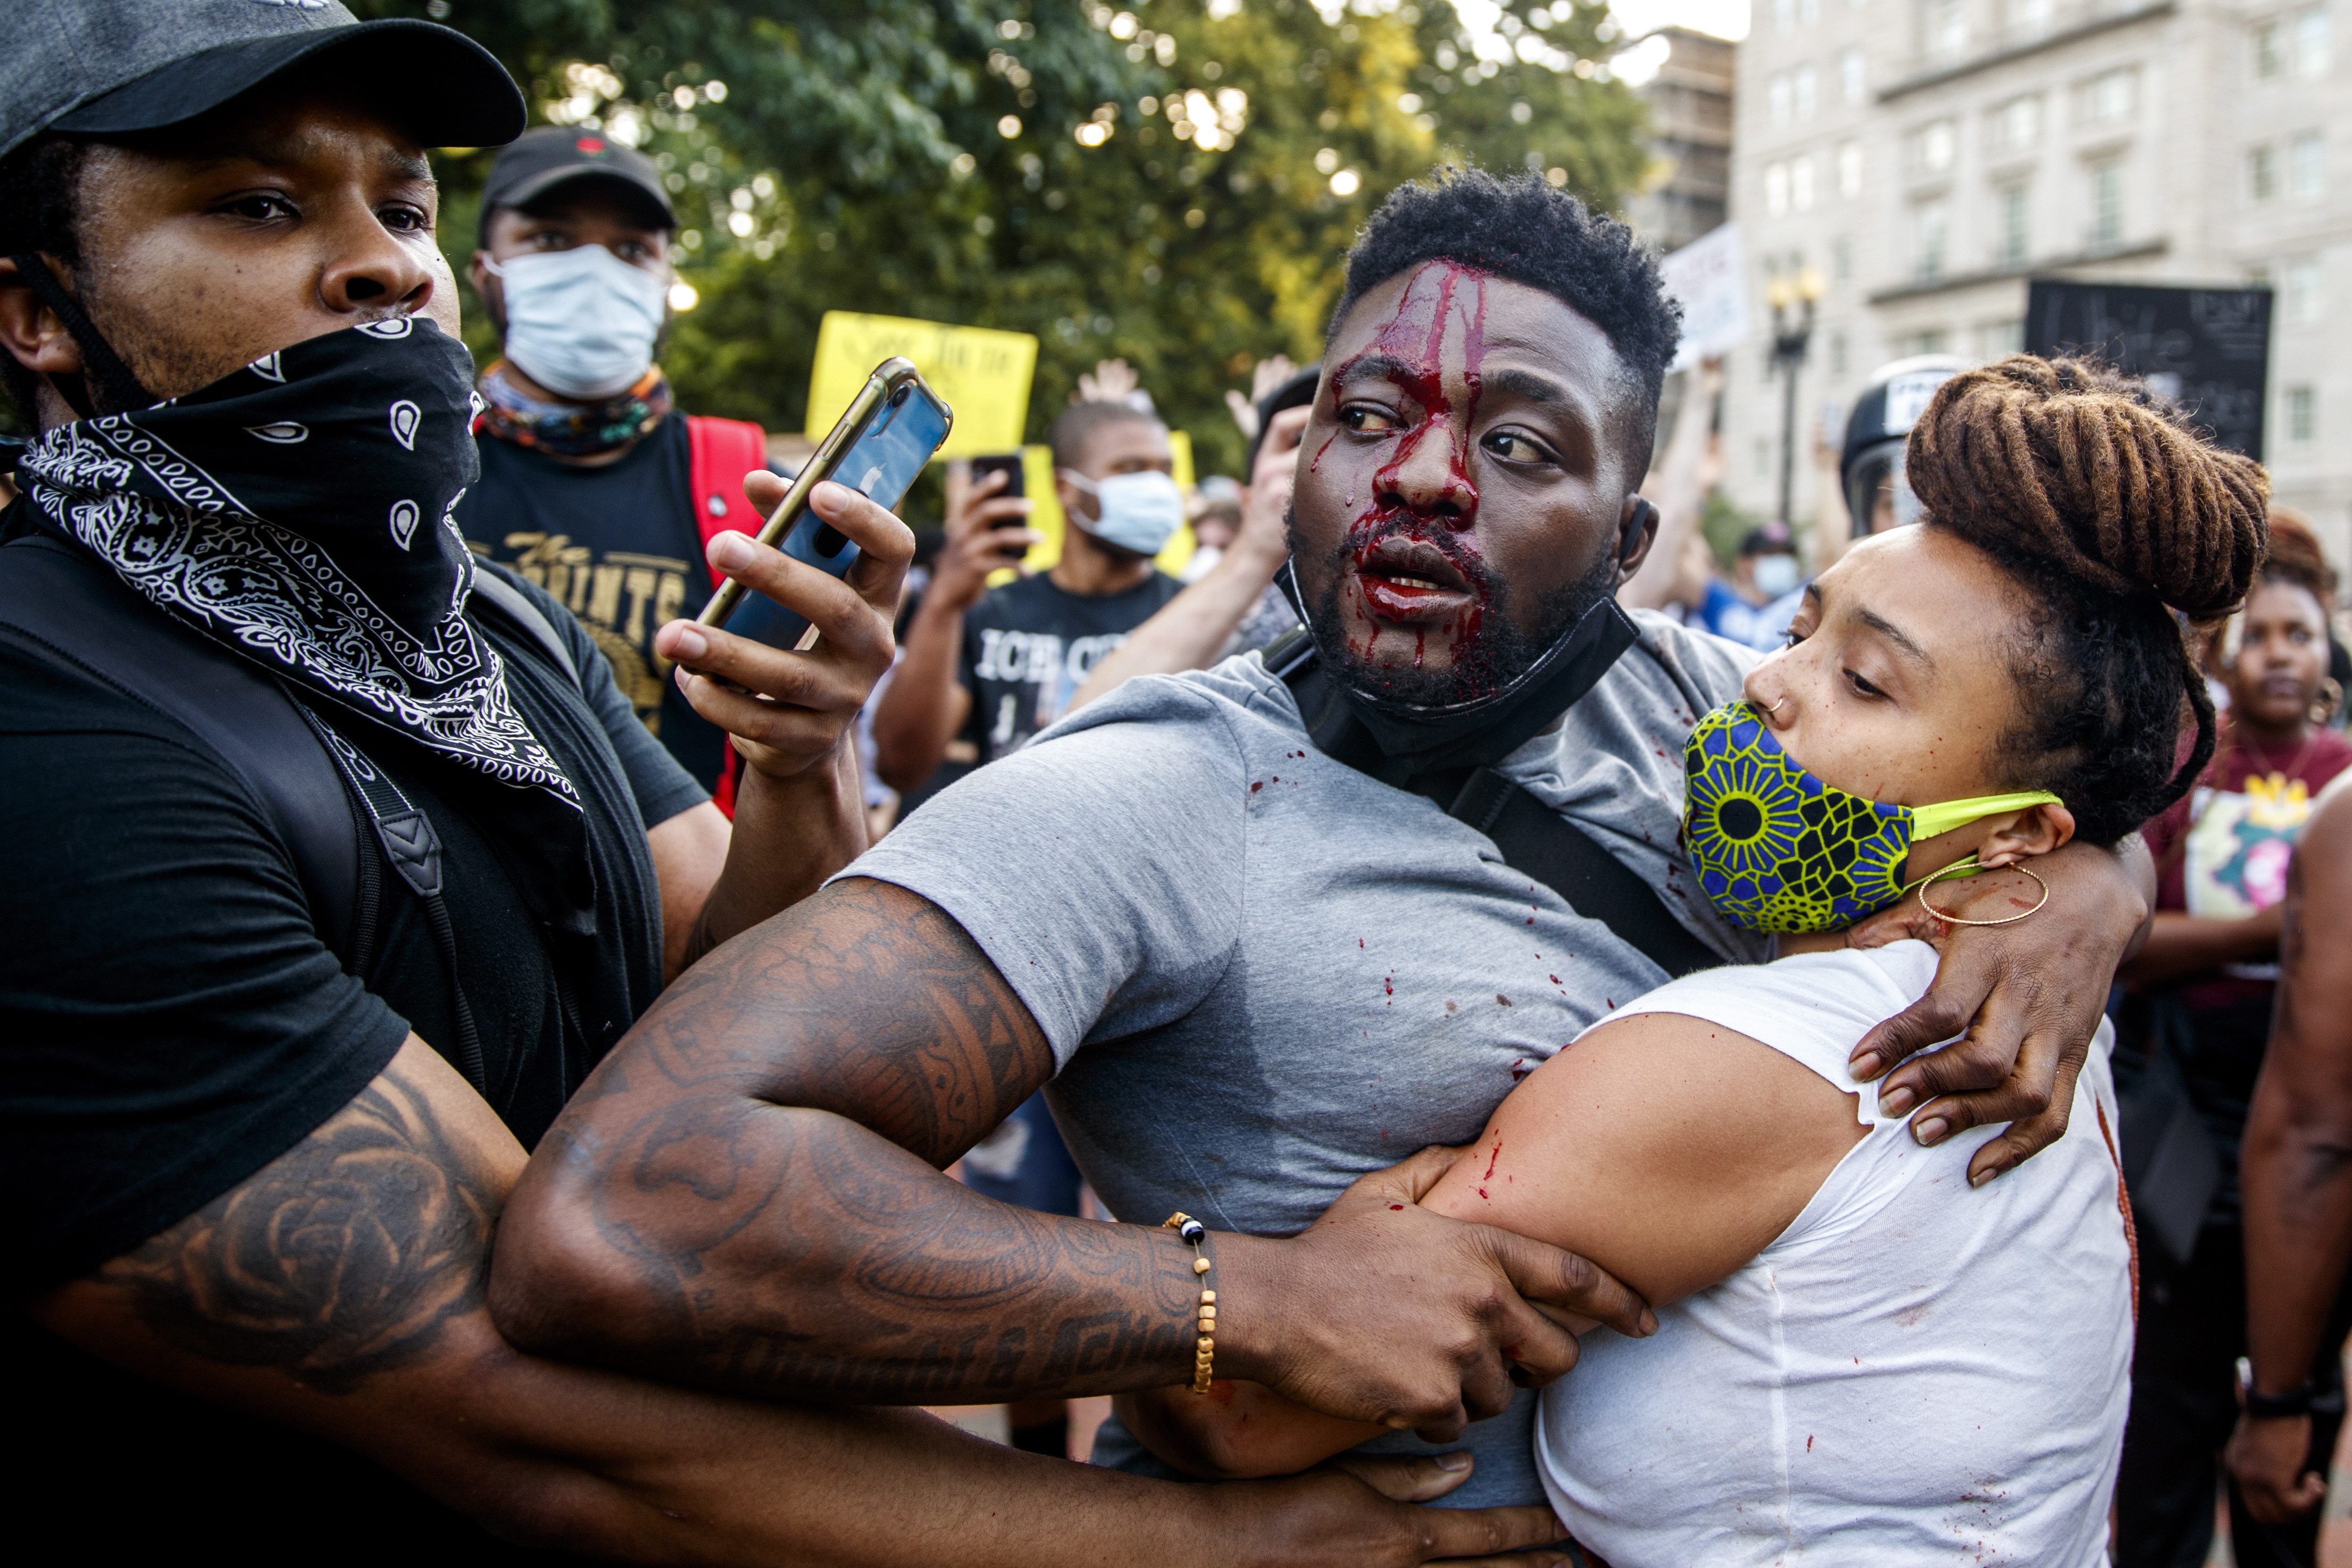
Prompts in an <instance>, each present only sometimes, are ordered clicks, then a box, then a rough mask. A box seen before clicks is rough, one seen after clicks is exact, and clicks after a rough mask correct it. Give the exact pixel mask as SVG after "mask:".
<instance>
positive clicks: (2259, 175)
mask: <svg viewBox="0 0 2352 1568" xmlns="http://www.w3.org/2000/svg"><path fill="white" fill-rule="evenodd" d="M2275 195H2278V149H2277V148H2275V147H2273V146H2272V145H2271V144H2270V143H2269V142H2263V144H2262V145H2261V146H2259V147H2249V148H2248V149H2246V199H2247V200H2248V201H2253V202H2266V201H2269V200H2270V199H2271V198H2272V197H2273V196H2275Z"/></svg>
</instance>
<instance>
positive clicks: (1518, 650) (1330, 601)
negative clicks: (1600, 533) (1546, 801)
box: [1289, 508, 1617, 708]
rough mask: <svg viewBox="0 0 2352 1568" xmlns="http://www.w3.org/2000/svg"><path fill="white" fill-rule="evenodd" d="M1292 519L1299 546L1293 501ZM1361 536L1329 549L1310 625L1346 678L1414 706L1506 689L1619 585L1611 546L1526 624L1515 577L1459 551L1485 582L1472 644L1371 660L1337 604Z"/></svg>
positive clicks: (1463, 563)
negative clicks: (1514, 592) (1402, 661)
mask: <svg viewBox="0 0 2352 1568" xmlns="http://www.w3.org/2000/svg"><path fill="white" fill-rule="evenodd" d="M1289 523H1290V537H1291V540H1292V542H1293V544H1294V547H1295V545H1296V542H1297V538H1298V519H1297V510H1296V509H1295V508H1294V509H1293V510H1292V512H1291V516H1290V519H1289ZM1362 543H1363V542H1362V541H1360V540H1358V541H1353V542H1342V543H1341V544H1340V546H1339V548H1337V549H1335V550H1333V551H1332V552H1331V553H1330V554H1329V555H1328V557H1326V559H1325V561H1324V563H1323V565H1324V570H1325V572H1326V573H1327V574H1328V578H1327V582H1326V585H1325V587H1324V589H1323V592H1322V594H1321V595H1320V596H1319V597H1318V599H1317V600H1316V602H1315V603H1314V604H1313V605H1309V606H1308V607H1307V610H1308V614H1307V628H1308V630H1310V631H1311V632H1312V633H1313V634H1314V637H1315V647H1316V651H1317V653H1318V655H1319V656H1320V657H1321V658H1322V659H1323V662H1324V667H1325V668H1328V669H1332V670H1335V671H1337V672H1339V676H1340V678H1341V679H1343V680H1345V681H1346V682H1347V684H1348V685H1349V686H1351V687H1353V688H1355V689H1357V690H1358V691H1360V692H1362V693H1364V694H1365V695H1367V696H1372V697H1378V698H1381V699H1382V700H1386V701H1391V702H1402V703H1405V704H1407V705H1409V706H1412V707H1415V708H1454V707H1459V706H1461V705H1462V704H1464V703H1466V702H1475V701H1477V700H1480V699H1481V698H1486V697H1491V696H1493V695H1494V694H1495V693H1496V692H1498V691H1501V690H1503V689H1506V688H1507V687H1509V686H1510V684H1511V683H1512V682H1513V681H1515V680H1517V679H1519V678H1520V677H1521V676H1524V675H1525V674H1527V672H1528V670H1530V669H1533V668H1535V667H1536V662H1537V661H1538V659H1540V658H1543V656H1544V655H1545V654H1547V653H1549V652H1550V651H1551V648H1552V646H1553V645H1554V644H1555V643H1557V642H1559V639H1560V638H1561V637H1563V636H1564V635H1566V633H1567V631H1568V629H1569V628H1570V626H1575V625H1576V624H1577V623H1578V622H1579V621H1580V620H1582V619H1583V618H1584V617H1585V616H1586V615H1587V614H1588V613H1589V612H1590V611H1591V609H1592V607H1593V606H1594V605H1598V604H1600V603H1601V601H1603V600H1605V599H1609V598H1613V597H1614V596H1615V595H1616V593H1617V557H1616V555H1615V554H1614V553H1613V552H1612V553H1606V554H1603V555H1602V556H1601V559H1600V560H1598V561H1596V562H1594V563H1593V565H1592V569H1591V571H1589V572H1587V573H1586V574H1584V575H1583V576H1581V577H1580V578H1578V579H1577V580H1576V581H1574V582H1572V583H1569V584H1563V585H1562V586H1560V587H1558V588H1555V589H1553V590H1552V591H1551V592H1550V593H1549V594H1548V595H1545V596H1544V598H1543V600H1542V601H1541V602H1540V603H1538V605H1536V613H1535V616H1534V617H1533V618H1534V622H1535V625H1534V629H1533V630H1523V629H1521V627H1520V626H1519V624H1518V621H1517V617H1516V616H1513V615H1512V614H1511V605H1512V600H1511V585H1510V584H1508V583H1507V582H1505V581H1504V580H1502V579H1501V578H1499V577H1497V576H1495V575H1494V574H1493V573H1492V572H1491V571H1490V570H1489V569H1488V568H1487V566H1486V563H1484V562H1481V561H1476V560H1475V559H1465V558H1463V557H1459V556H1457V557H1454V563H1455V565H1456V566H1458V567H1460V568H1461V569H1462V570H1463V571H1464V572H1465V574H1468V575H1469V576H1470V578H1471V580H1472V582H1473V583H1475V584H1478V585H1480V586H1482V587H1483V588H1484V589H1485V590H1486V604H1485V605H1484V606H1483V607H1482V609H1481V611H1480V614H1479V622H1478V629H1477V631H1476V632H1475V635H1474V636H1473V637H1472V638H1471V640H1470V641H1469V643H1468V644H1467V646H1464V647H1456V648H1455V649H1454V658H1453V659H1452V661H1451V662H1450V665H1449V667H1448V668H1444V669H1415V668H1412V667H1411V666H1410V665H1407V666H1402V667H1385V666H1381V665H1377V664H1375V663H1373V662H1372V661H1371V659H1370V657H1369V654H1370V650H1369V649H1368V650H1366V653H1365V654H1362V655H1360V654H1358V653H1357V652H1356V651H1355V650H1354V649H1353V648H1351V647H1349V642H1348V632H1347V623H1346V622H1345V620H1344V619H1343V618H1342V617H1341V615H1340V610H1339V590H1340V588H1341V586H1342V584H1344V583H1345V582H1346V580H1347V572H1348V568H1349V565H1350V563H1352V561H1353V559H1354V556H1355V554H1356V552H1357V550H1358V549H1359V548H1360V547H1361V545H1362ZM1441 548H1443V545H1442V544H1441ZM1448 553H1449V554H1451V552H1448Z"/></svg>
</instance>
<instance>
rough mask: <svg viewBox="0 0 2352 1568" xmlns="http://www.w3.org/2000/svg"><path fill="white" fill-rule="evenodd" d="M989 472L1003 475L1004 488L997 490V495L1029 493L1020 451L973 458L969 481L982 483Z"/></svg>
mask: <svg viewBox="0 0 2352 1568" xmlns="http://www.w3.org/2000/svg"><path fill="white" fill-rule="evenodd" d="M991 474H1003V476H1004V488H1003V489H1001V490H998V491H997V492H996V494H997V495H1000V496H1025V495H1027V494H1028V493H1029V489H1028V485H1027V484H1026V482H1025V481H1024V478H1023V475H1022V470H1021V454H1020V453H1018V452H1013V453H1009V454H1007V455H1005V456H1003V457H995V458H973V459H972V460H971V482H972V483H973V484H974V485H978V484H981V483H982V482H983V481H985V480H986V479H987V478H988V476H989V475H991ZM991 499H994V498H991Z"/></svg>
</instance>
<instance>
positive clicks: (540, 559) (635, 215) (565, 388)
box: [457, 126, 772, 810]
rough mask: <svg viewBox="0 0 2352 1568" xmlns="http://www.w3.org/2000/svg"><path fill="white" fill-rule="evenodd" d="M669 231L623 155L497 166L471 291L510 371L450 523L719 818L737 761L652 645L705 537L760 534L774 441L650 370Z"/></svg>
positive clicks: (532, 156)
mask: <svg viewBox="0 0 2352 1568" xmlns="http://www.w3.org/2000/svg"><path fill="white" fill-rule="evenodd" d="M676 230H677V215H676V213H675V212H673V211H672V210H671V207H670V204H669V196H668V195H667V192H666V191H665V190H664V189H663V183H662V175H661V171H660V170H659V169H658V168H657V167H656V166H655V164H654V163H653V161H652V160H651V159H649V158H647V157H646V156H645V155H644V154H643V153H638V152H636V151H635V149H633V148H629V147H625V146H623V145H621V144H620V143H619V142H613V141H611V140H609V139H607V138H605V137H604V136H601V135H598V134H596V133H594V132H586V131H582V130H579V129H576V128H571V127H563V126H547V127H542V128H541V129H539V130H535V131H530V132H525V133H524V134H523V135H522V136H520V138H518V139H517V140H516V141H515V142H513V143H512V144H510V145H509V146H508V147H507V148H506V149H505V150H504V151H503V152H501V153H499V158H498V162H497V163H495V164H493V165H492V166H491V170H490V177H489V181H488V184H487V185H486V186H485V188H484V190H483V193H482V219H481V241H480V248H479V249H478V250H477V251H476V252H475V253H474V262H473V267H472V268H471V276H472V279H473V283H474V288H475V289H476V291H477V292H478V293H479V294H480V295H481V297H482V300H483V302H484V304H485V305H486V306H487V307H488V311H489V316H490V320H491V321H493V322H494V323H495V324H496V325H497V327H498V329H499V336H500V338H501V339H502V340H503V347H504V351H505V353H504V357H503V358H501V359H499V361H497V362H496V363H493V364H491V365H490V367H489V368H488V370H486V371H485V372H483V374H482V377H481V384H480V392H481V395H482V399H483V402H484V403H485V404H486V405H487V407H486V409H485V411H484V413H483V414H482V416H481V418H480V420H479V421H478V425H477V426H476V432H477V438H478V446H479V447H480V448H481V458H482V477H481V479H480V482H479V483H478V484H477V485H476V486H475V487H474V488H473V489H472V490H471V491H469V492H468V493H467V496H466V498H465V500H463V501H462V502H461V503H460V504H459V506H458V509H457V521H458V525H459V526H460V527H461V528H463V529H464V531H465V533H466V537H467V541H468V542H470V543H471V544H472V545H473V547H474V548H475V549H476V550H478V551H480V552H483V553H485V554H488V555H489V556H491V557H492V558H494V559H496V560H499V561H501V562H504V563H507V564H509V565H511V566H512V567H514V568H515V570H517V571H518V572H520V573H521V574H523V575H524V576H526V577H529V578H530V579H531V580H532V581H533V582H536V583H540V584H543V585H544V586H545V587H546V588H547V590H548V592H550V593H551V594H553V595H555V596H556V597H557V598H559V599H561V600H562V601H563V603H564V605H566V606H568V607H569V608H570V609H571V610H572V613H573V614H574V615H576V616H579V617H580V619H581V621H582V623H583V624H584V625H585V626H587V627H588V629H589V631H590V632H591V633H592V634H593V635H594V637H595V638H596V641H597V642H598V644H599V645H600V646H601V647H603V648H604V653H605V655H606V657H608V658H610V659H611V660H612V663H613V673H614V676H615V677H616V678H617V679H618V680H619V683H620V688H621V690H622V692H623V693H624V694H625V695H626V696H627V697H628V699H629V700H630V702H631V703H632V704H633V705H634V706H635V709H636V712H637V717H638V718H640V719H642V720H643V721H645V723H646V728H647V729H649V730H651V731H653V732H654V733H655V734H656V736H658V737H660V739H661V741H662V742H663V744H664V745H665V746H667V748H668V750H669V752H670V753H671V754H672V755H673V756H675V757H677V760H678V762H679V763H682V764H683V765H684V766H685V768H686V770H687V771H688V773H692V774H693V775H694V776H695V778H696V779H697V780H698V781H699V782H700V783H701V784H702V785H703V787H704V788H706V789H708V790H709V791H710V792H711V793H712V795H713V796H714V797H715V798H716V799H717V800H718V802H719V806H720V808H721V809H722V810H731V808H732V805H733V803H734V789H733V785H734V783H735V778H734V773H735V767H736V763H735V753H734V752H733V751H732V750H731V749H730V747H729V745H728V744H727V737H726V735H725V733H724V732H723V731H720V730H719V728H718V727H717V726H716V725H713V724H711V723H710V722H709V721H707V720H705V719H703V718H702V717H701V716H700V715H699V714H698V713H696V712H695V710H693V708H692V707H691V706H690V705H689V704H688V701H687V700H686V696H685V694H684V693H683V692H682V691H681V690H680V689H678V686H677V682H676V681H675V680H674V679H671V669H670V666H669V662H668V661H667V659H665V658H662V657H661V656H660V655H659V654H657V653H656V652H655V651H654V646H653V636H654V631H655V628H656V627H658V626H661V625H662V624H663V623H664V622H666V621H668V620H671V619H673V618H675V617H677V616H680V615H688V616H691V615H692V614H694V613H695V611H696V610H698V609H699V608H700V607H701V605H702V604H703V601H704V600H705V599H707V598H708V597H709V594H710V591H711V577H710V571H709V563H707V562H706V561H705V559H704V556H703V551H704V547H705V546H706V544H707V543H708V542H709V540H710V539H711V537H712V536H713V535H714V534H716V533H718V532H719V531H721V530H725V529H739V530H742V531H752V530H754V529H755V528H756V526H757V524H756V521H755V519H754V517H753V514H752V511H751V506H750V503H749V502H747V501H746V500H744V497H743V488H742V484H743V476H744V474H746V473H747V472H750V471H751V470H752V469H755V468H763V467H765V466H766V464H767V454H766V437H765V436H764V435H763V434H762V432H761V429H760V427H759V426H756V425H749V424H745V423H743V422H742V421H740V420H734V419H712V418H706V417H701V416H686V415H681V414H679V413H678V412H677V410H676V409H675V408H674V407H673V405H672V401H671V395H670V386H669V382H668V380H667V378H666V377H665V376H664V375H663V374H662V372H661V369H660V367H659V366H658V365H657V364H656V363H655V360H656V355H657V354H658V353H659V352H660V348H661V343H662V335H663V331H664V329H665V327H666V326H667V321H668V314H669V294H670V289H671V286H672V284H673V282H674V281H675V279H674V278H673V276H672V273H671V270H670V243H671V238H672V236H673V235H674V234H675V232H676ZM760 619H761V616H760V614H759V613H758V611H757V609H756V607H755V606H749V605H747V606H746V613H744V614H742V615H740V616H738V617H737V619H736V621H735V622H734V623H733V624H732V627H731V629H733V630H736V631H740V632H742V633H744V634H745V635H747V636H753V637H758V636H760V634H761V627H760V626H759V624H758V623H759V621H760ZM770 640H772V639H770Z"/></svg>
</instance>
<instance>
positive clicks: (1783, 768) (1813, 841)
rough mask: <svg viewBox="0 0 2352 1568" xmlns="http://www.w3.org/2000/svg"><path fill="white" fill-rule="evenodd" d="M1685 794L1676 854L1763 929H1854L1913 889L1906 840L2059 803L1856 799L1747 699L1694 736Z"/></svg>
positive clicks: (1724, 901)
mask: <svg viewBox="0 0 2352 1568" xmlns="http://www.w3.org/2000/svg"><path fill="white" fill-rule="evenodd" d="M1683 791H1684V794H1683V852H1684V854H1685V855H1687V856H1688V857H1689V858H1690V863H1691V868H1692V869H1693V870H1695V871H1696V872H1697V874H1698V884H1699V887H1700V889H1702V890H1703V891H1704V892H1705V893H1706V896H1707V899H1708V900H1709V901H1710V902H1712V903H1713V904H1714V905H1715V907H1716V908H1717V909H1718V910H1722V911H1723V912H1724V914H1725V915H1726V916H1727V917H1729V918H1730V919H1731V920H1733V921H1738V923H1739V924H1741V925H1743V926H1746V927H1747V928H1748V930H1750V931H1833V930H1835V929H1837V928H1838V927H1840V926H1846V925H1852V924H1853V922H1854V921H1858V920H1860V919H1861V918H1862V917H1863V916H1864V915H1867V914H1871V913H1873V912H1874V911H1876V910H1883V909H1885V907H1886V906H1887V905H1889V904H1891V903H1893V902H1894V901H1895V900H1897V899H1899V898H1901V897H1902V896H1903V895H1904V893H1905V892H1906V891H1907V890H1908V889H1909V888H1910V887H1911V886H1912V885H1913V884H1912V883H1909V882H1906V881H1905V880H1904V879H1903V869H1904V866H1905V863H1906V861H1907V860H1908V859H1909V858H1910V854H1911V846H1912V845H1913V844H1915V843H1917V842H1918V841H1920V840H1922V839H1927V838H1933V837H1936V836H1937V834H1940V833H1948V832H1950V831H1951V830H1952V829H1953V828H1955V827H1958V826H1961V825H1962V824H1964V823H1969V822H1976V821H1979V820H1980V819H1982V818H1984V817H1988V816H1993V815H1994V814H1995V813H1997V812H2003V811H2016V810H2019V809H2021V808H2022V807H2025V806H2029V805H2058V804H2060V802H2059V799H2058V797H2057V796H2056V795H2052V794H2051V793H2050V792H2049V791H2047V790H2028V791H2024V792H2022V793H2020V794H2015V795H1979V796H1978V797H1976V798H1975V799H1973V800H1952V801H1945V802H1942V803H1940V804H1938V805H1916V806H1915V805H1887V804H1885V803H1884V802H1881V801H1874V800H1865V799H1864V798H1863V797H1862V796H1860V795H1851V794H1848V793H1847V792H1846V791H1844V790H1842V789H1840V788H1838V787H1837V786H1836V785H1835V784H1829V783H1826V782H1824V781H1823V780H1822V779H1821V778H1819V777H1817V776H1816V775H1814V774H1813V773H1808V772H1807V771H1806V770H1805V769H1804V768H1803V767H1802V766H1801V765H1800V764H1799V763H1797V762H1796V760H1795V759H1794V758H1792V757H1790V755H1789V753H1788V752H1784V751H1782V750H1781V749H1780V739H1779V737H1777V736H1776V735H1774V734H1773V733H1772V731H1771V727H1770V726H1769V725H1768V724H1766V723H1765V722H1764V721H1763V719H1762V718H1761V717H1760V716H1759V715H1758V713H1757V711H1756V710H1755V709H1753V708H1751V707H1749V706H1748V704H1747V703H1746V702H1745V701H1736V702H1728V703H1726V704H1725V705H1724V706H1722V707H1720V708H1718V709H1717V710H1715V711H1714V712H1712V713H1709V714H1708V715H1707V716H1706V718H1704V719H1702V720H1700V721H1699V722H1698V727H1697V728H1696V729H1695V730H1693V731H1691V738H1690V741H1689V742H1688V743H1687V744H1686V745H1685V747H1684V748H1683ZM1947 874H1951V873H1950V872H1948V873H1947Z"/></svg>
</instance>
